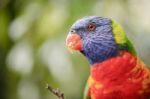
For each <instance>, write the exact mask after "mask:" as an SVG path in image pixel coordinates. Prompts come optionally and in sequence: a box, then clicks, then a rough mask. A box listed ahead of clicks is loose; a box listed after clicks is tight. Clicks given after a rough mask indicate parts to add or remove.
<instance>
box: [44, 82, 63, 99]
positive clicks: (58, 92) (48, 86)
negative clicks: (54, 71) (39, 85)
mask: <svg viewBox="0 0 150 99" xmlns="http://www.w3.org/2000/svg"><path fill="white" fill-rule="evenodd" d="M46 89H48V90H49V91H50V92H51V93H53V94H54V95H56V96H57V97H58V98H59V99H65V98H64V93H62V92H61V91H60V90H59V89H58V88H57V89H54V88H52V87H51V86H50V85H49V84H47V85H46Z"/></svg>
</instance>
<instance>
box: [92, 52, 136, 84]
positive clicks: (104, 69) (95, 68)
mask: <svg viewBox="0 0 150 99" xmlns="http://www.w3.org/2000/svg"><path fill="white" fill-rule="evenodd" d="M136 62H137V58H136V56H135V55H133V54H132V53H130V52H126V51H123V52H120V53H119V54H118V55H117V56H115V57H112V58H109V59H107V60H105V61H103V62H101V63H96V64H93V65H92V66H91V76H92V78H94V79H95V80H97V81H104V82H109V81H113V80H117V79H119V78H123V77H125V75H126V73H128V72H130V71H131V70H132V69H133V68H134V67H136Z"/></svg>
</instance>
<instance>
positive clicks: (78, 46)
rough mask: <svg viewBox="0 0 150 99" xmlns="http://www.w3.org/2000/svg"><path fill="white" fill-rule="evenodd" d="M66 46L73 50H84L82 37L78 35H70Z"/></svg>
mask: <svg viewBox="0 0 150 99" xmlns="http://www.w3.org/2000/svg"><path fill="white" fill-rule="evenodd" d="M66 45H67V47H68V48H69V49H72V50H79V51H81V50H82V41H81V37H80V36H79V35H78V34H69V35H68V36H67V39H66Z"/></svg>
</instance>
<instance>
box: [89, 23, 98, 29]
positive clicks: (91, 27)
mask: <svg viewBox="0 0 150 99" xmlns="http://www.w3.org/2000/svg"><path fill="white" fill-rule="evenodd" d="M87 29H88V31H94V30H95V29H96V25H95V24H94V23H90V24H89V25H88V27H87Z"/></svg>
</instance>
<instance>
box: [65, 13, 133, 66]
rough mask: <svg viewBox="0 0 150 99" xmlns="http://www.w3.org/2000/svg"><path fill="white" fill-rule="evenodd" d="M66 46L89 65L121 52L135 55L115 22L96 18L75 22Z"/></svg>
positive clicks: (85, 18)
mask: <svg viewBox="0 0 150 99" xmlns="http://www.w3.org/2000/svg"><path fill="white" fill-rule="evenodd" d="M66 45H67V46H68V48H69V49H72V50H77V51H80V52H81V53H82V54H84V55H85V56H86V57H87V59H88V60H89V62H90V64H94V63H99V62H102V61H104V60H106V59H108V58H110V57H114V56H116V55H117V54H118V53H119V52H120V51H121V50H126V51H130V52H132V53H135V52H134V48H133V46H132V44H131V43H130V41H129V40H128V38H127V36H126V34H125V32H124V31H123V29H122V28H121V27H120V26H119V25H118V24H117V23H116V22H115V21H113V20H111V19H109V18H104V17H97V16H89V17H84V18H82V19H79V20H77V21H76V22H75V23H74V24H73V25H72V26H71V29H70V31H69V34H68V36H67V39H66Z"/></svg>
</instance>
